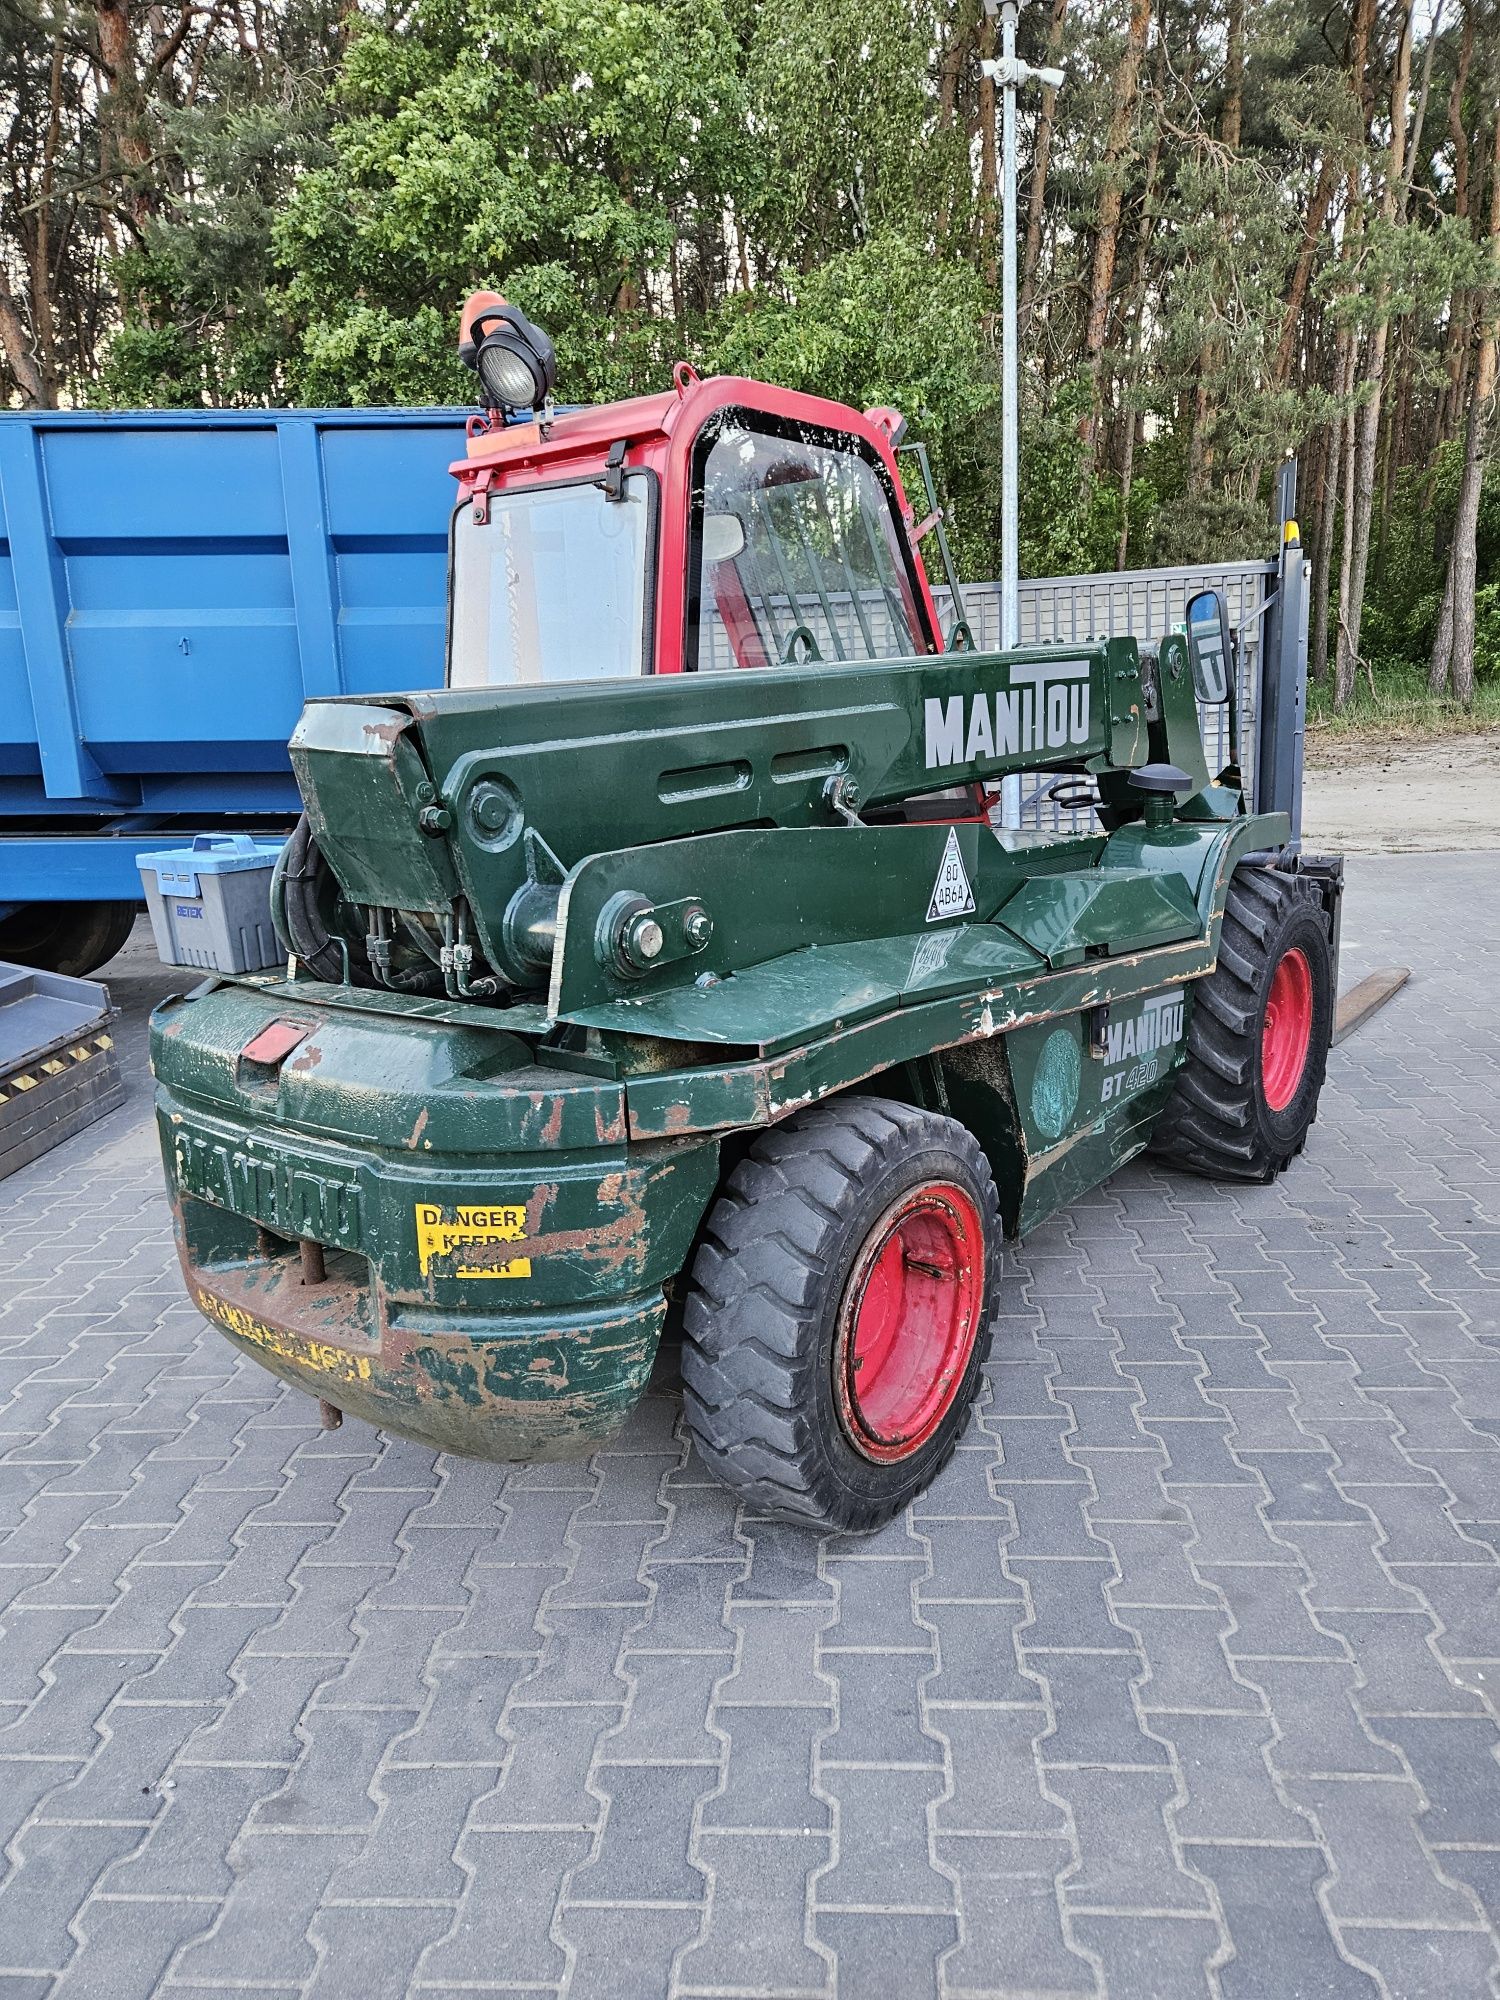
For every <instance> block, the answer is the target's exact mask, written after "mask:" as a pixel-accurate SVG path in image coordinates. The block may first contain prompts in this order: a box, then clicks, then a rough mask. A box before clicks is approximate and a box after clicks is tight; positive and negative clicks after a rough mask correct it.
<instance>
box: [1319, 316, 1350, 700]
mask: <svg viewBox="0 0 1500 2000" xmlns="http://www.w3.org/2000/svg"><path fill="white" fill-rule="evenodd" d="M1353 347H1354V342H1353V339H1352V337H1351V335H1350V332H1349V329H1348V327H1347V326H1344V327H1340V328H1339V335H1338V346H1337V349H1336V359H1335V362H1334V386H1335V389H1336V391H1337V394H1338V397H1339V401H1340V411H1339V415H1338V417H1337V418H1336V419H1335V421H1334V422H1333V423H1332V424H1330V425H1329V427H1328V465H1327V469H1326V471H1325V473H1324V477H1323V511H1322V515H1321V517H1320V518H1319V521H1318V529H1317V535H1316V538H1315V540H1314V542H1313V575H1312V608H1313V633H1312V647H1311V651H1310V659H1311V667H1312V675H1313V678H1314V680H1319V681H1321V680H1326V679H1327V677H1328V586H1329V580H1330V572H1331V570H1332V568H1333V531H1334V527H1335V525H1336V523H1337V521H1338V511H1339V474H1340V472H1341V470H1342V468H1343V459H1344V431H1345V428H1346V425H1345V419H1344V415H1343V409H1342V403H1343V399H1344V398H1345V397H1346V396H1347V395H1348V394H1349V389H1350V379H1349V378H1350V373H1351V369H1350V356H1351V354H1352V352H1353Z"/></svg>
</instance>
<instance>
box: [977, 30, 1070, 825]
mask: <svg viewBox="0 0 1500 2000" xmlns="http://www.w3.org/2000/svg"><path fill="white" fill-rule="evenodd" d="M984 4H985V11H986V12H987V13H988V14H990V15H996V14H998V16H999V20H1000V60H999V61H998V62H986V63H984V64H983V65H982V67H983V69H984V72H985V74H986V75H987V76H990V77H993V79H994V80H995V82H996V83H998V84H999V86H1000V175H1001V193H1000V206H1001V235H1000V644H1001V647H1002V649H1003V648H1007V647H1011V646H1019V645H1020V643H1021V591H1020V574H1021V567H1020V565H1021V558H1020V546H1019V543H1020V521H1021V492H1020V489H1021V442H1020V440H1021V393H1020V362H1019V357H1018V354H1017V344H1016V343H1017V336H1018V329H1017V326H1016V86H1017V85H1018V84H1022V83H1029V82H1031V81H1032V80H1033V79H1035V80H1036V81H1038V82H1040V83H1045V84H1047V85H1048V86H1049V87H1050V88H1051V89H1053V90H1056V89H1057V88H1058V86H1059V85H1060V84H1061V83H1062V80H1063V78H1062V71H1061V70H1055V69H1033V68H1032V67H1031V65H1030V64H1029V63H1023V62H1018V61H1017V59H1016V16H1017V14H1018V13H1019V11H1020V0H984ZM1000 824H1001V825H1002V826H1007V827H1018V826H1019V825H1020V824H1021V778H1020V774H1019V772H1015V773H1012V774H1011V776H1009V777H1007V778H1005V779H1003V780H1002V781H1001V786H1000Z"/></svg>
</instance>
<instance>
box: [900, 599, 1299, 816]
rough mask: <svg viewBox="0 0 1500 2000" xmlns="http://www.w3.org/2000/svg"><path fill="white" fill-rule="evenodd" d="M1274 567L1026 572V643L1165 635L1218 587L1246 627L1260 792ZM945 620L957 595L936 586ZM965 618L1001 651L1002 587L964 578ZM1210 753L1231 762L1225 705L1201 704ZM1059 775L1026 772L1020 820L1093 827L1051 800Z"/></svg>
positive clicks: (1246, 732)
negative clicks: (1195, 600)
mask: <svg viewBox="0 0 1500 2000" xmlns="http://www.w3.org/2000/svg"><path fill="white" fill-rule="evenodd" d="M1275 577H1276V565H1275V564H1274V563H1268V562H1240V563H1220V564H1217V565H1214V566H1205V567H1203V568H1201V569H1200V568H1192V569H1187V568H1184V569H1138V570H1124V571H1120V572H1117V573H1115V574H1111V575H1100V576H1045V577H1032V578H1027V579H1023V580H1022V583H1021V589H1020V612H1021V635H1020V636H1021V644H1022V645H1023V646H1050V645H1061V646H1072V645H1078V644H1080V643H1083V642H1087V641H1088V640H1091V639H1118V638H1134V639H1140V640H1142V641H1144V640H1149V639H1159V638H1161V636H1162V635H1163V633H1166V632H1170V631H1172V630H1173V629H1174V627H1177V626H1181V625H1184V624H1185V623H1186V621H1187V601H1188V599H1189V598H1190V597H1192V596H1193V595H1194V594H1195V593H1196V592H1197V591H1200V590H1221V591H1223V593H1224V602H1225V604H1226V605H1227V606H1228V609H1229V624H1230V628H1231V630H1233V631H1235V632H1237V633H1238V634H1239V652H1240V659H1239V706H1240V755H1241V759H1242V768H1243V770H1244V774H1245V784H1246V788H1247V790H1249V791H1250V792H1251V794H1252V796H1253V788H1254V778H1255V770H1254V765H1255V714H1256V699H1255V698H1256V689H1257V687H1258V686H1259V675H1260V654H1261V640H1262V638H1263V636H1264V624H1265V620H1264V616H1263V614H1264V610H1265V606H1266V602H1267V599H1268V597H1269V596H1270V594H1271V592H1272V590H1273V589H1274V587H1275ZM932 594H933V597H934V599H935V601H936V603H937V607H938V616H939V619H940V621H941V623H942V625H943V627H944V629H945V630H946V628H947V626H948V624H949V622H950V621H951V619H952V615H953V607H952V596H951V593H950V592H949V591H948V590H947V589H946V588H939V587H936V586H935V587H934V589H933V593H932ZM962 595H963V601H964V616H965V617H966V618H967V619H968V621H969V628H970V630H971V631H972V632H973V634H974V643H975V645H976V646H977V647H978V648H979V649H980V651H981V652H986V653H993V652H998V651H999V650H1000V586H999V584H998V583H966V584H964V585H963V587H962ZM1198 720H1199V725H1200V727H1201V728H1202V730H1203V748H1204V755H1205V756H1206V758H1207V760H1208V768H1209V770H1210V771H1211V772H1213V771H1219V770H1222V769H1223V767H1224V765H1225V764H1227V763H1228V762H1229V756H1230V748H1229V711H1228V708H1227V707H1222V706H1221V707H1215V708H1200V709H1199V711H1198ZM1052 782H1053V778H1052V775H1051V774H1050V773H1047V772H1042V773H1038V774H1037V775H1036V776H1035V777H1034V778H1033V777H1032V776H1031V775H1030V774H1027V775H1026V776H1023V778H1022V780H1021V824H1022V825H1023V826H1025V827H1035V828H1045V829H1048V830H1051V831H1053V832H1067V833H1071V832H1077V831H1082V830H1084V829H1086V828H1088V827H1089V826H1092V825H1093V823H1094V821H1093V815H1092V813H1090V812H1088V811H1087V810H1073V811H1067V812H1065V811H1062V810H1061V809H1060V808H1059V807H1058V806H1057V805H1056V804H1055V803H1054V801H1052V800H1051V799H1048V798H1045V797H1044V796H1043V794H1044V793H1045V791H1046V789H1047V787H1048V786H1049V785H1050V784H1051V783H1052Z"/></svg>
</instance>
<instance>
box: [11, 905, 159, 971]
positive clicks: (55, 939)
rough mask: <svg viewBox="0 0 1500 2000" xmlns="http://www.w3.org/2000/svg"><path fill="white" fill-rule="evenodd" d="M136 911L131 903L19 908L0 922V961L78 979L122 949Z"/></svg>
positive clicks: (23, 906)
mask: <svg viewBox="0 0 1500 2000" xmlns="http://www.w3.org/2000/svg"><path fill="white" fill-rule="evenodd" d="M138 909H139V905H138V904H135V903H113V902H111V903H24V904H23V905H22V906H21V908H20V909H19V910H13V911H12V912H11V914H10V915H9V916H8V917H4V918H0V959H11V960H13V961H14V962H15V963H16V964H18V965H34V966H37V967H38V968H39V969H40V970H41V971H43V972H65V973H67V974H69V976H70V977H72V978H74V979H82V978H84V977H85V976H86V975H87V974H88V973H90V972H97V971H98V969H99V967H100V966H101V965H107V964H108V963H109V961H110V960H111V959H112V958H113V957H114V955H115V953H116V952H117V951H119V950H121V949H122V948H123V946H124V944H125V940H126V939H127V938H128V937H129V936H130V933H131V931H132V930H133V928H134V927H135V920H136V915H137V912H138Z"/></svg>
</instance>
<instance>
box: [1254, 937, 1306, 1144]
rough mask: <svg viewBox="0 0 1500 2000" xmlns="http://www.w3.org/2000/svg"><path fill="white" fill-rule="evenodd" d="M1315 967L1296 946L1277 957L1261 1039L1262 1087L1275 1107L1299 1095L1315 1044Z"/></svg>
mask: <svg viewBox="0 0 1500 2000" xmlns="http://www.w3.org/2000/svg"><path fill="white" fill-rule="evenodd" d="M1312 1019H1313V1004H1312V968H1311V967H1310V966H1309V964H1308V962H1307V959H1306V956H1305V955H1304V954H1303V953H1302V952H1300V951H1298V950H1297V949H1295V947H1294V948H1293V949H1292V950H1291V951H1288V952H1286V953H1284V954H1283V955H1282V957H1281V958H1280V959H1279V960H1278V961H1277V965H1276V970H1275V972H1274V973H1273V975H1272V977H1271V990H1270V992H1269V993H1268V994H1267V996H1266V1015H1265V1024H1264V1026H1263V1027H1262V1029H1261V1039H1260V1075H1261V1088H1262V1089H1263V1090H1264V1091H1265V1094H1266V1103H1267V1104H1268V1105H1269V1106H1270V1108H1271V1110H1272V1111H1285V1109H1286V1107H1287V1106H1288V1105H1289V1104H1290V1103H1291V1101H1292V1099H1293V1098H1294V1097H1295V1096H1296V1095H1297V1089H1298V1086H1299V1085H1300V1084H1301V1082H1302V1073H1303V1071H1304V1070H1305V1069H1306V1068H1307V1052H1308V1049H1309V1048H1310V1047H1311V1045H1312Z"/></svg>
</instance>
